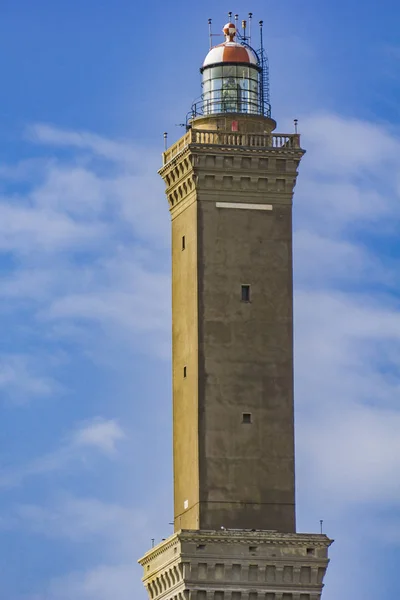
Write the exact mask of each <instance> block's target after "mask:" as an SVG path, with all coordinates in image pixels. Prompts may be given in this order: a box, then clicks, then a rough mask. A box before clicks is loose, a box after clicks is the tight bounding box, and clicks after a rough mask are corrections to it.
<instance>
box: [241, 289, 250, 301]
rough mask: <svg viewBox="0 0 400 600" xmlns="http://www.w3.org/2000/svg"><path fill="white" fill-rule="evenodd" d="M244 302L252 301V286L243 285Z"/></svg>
mask: <svg viewBox="0 0 400 600" xmlns="http://www.w3.org/2000/svg"><path fill="white" fill-rule="evenodd" d="M242 302H250V286H249V285H242Z"/></svg>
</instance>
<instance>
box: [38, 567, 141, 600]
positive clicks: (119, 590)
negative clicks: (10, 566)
mask: <svg viewBox="0 0 400 600" xmlns="http://www.w3.org/2000/svg"><path fill="white" fill-rule="evenodd" d="M139 577H140V571H139V570H138V568H137V567H136V566H134V565H133V564H132V563H130V562H128V563H127V564H124V565H99V566H97V567H95V568H93V569H91V570H88V571H85V572H82V573H72V574H70V575H68V576H66V577H63V578H60V579H58V580H55V581H53V582H52V583H51V584H50V585H49V590H48V595H46V596H45V597H43V600H44V598H47V597H50V598H51V600H70V599H71V598H74V600H116V598H118V600H132V597H133V595H134V592H135V591H136V595H135V598H139V597H141V598H146V597H147V594H146V593H145V592H144V589H142V584H141V582H140V580H139ZM137 592H139V593H140V592H141V595H140V596H139V595H138V594H137ZM37 600H42V599H41V598H40V597H39V598H38V599H37Z"/></svg>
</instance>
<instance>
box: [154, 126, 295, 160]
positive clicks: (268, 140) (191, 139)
mask: <svg viewBox="0 0 400 600" xmlns="http://www.w3.org/2000/svg"><path fill="white" fill-rule="evenodd" d="M189 145H201V146H240V147H245V148H265V149H273V148H281V149H290V150H300V135H299V134H298V133H240V132H227V131H216V130H210V131H207V130H204V129H190V130H189V131H188V132H187V133H186V134H185V135H184V136H183V137H181V139H180V140H178V141H177V142H176V143H175V144H173V145H172V146H171V147H170V148H168V150H166V151H165V152H164V153H163V165H166V164H167V163H168V162H169V161H170V160H172V159H173V158H175V157H176V156H177V155H178V154H179V153H180V152H182V150H184V149H185V148H187V146H189Z"/></svg>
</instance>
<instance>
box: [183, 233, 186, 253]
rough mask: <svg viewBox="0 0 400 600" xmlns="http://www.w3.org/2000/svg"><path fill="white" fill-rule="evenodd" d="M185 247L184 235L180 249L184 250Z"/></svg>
mask: <svg viewBox="0 0 400 600" xmlns="http://www.w3.org/2000/svg"><path fill="white" fill-rule="evenodd" d="M185 248H186V240H185V236H184V235H183V236H182V250H184V249H185Z"/></svg>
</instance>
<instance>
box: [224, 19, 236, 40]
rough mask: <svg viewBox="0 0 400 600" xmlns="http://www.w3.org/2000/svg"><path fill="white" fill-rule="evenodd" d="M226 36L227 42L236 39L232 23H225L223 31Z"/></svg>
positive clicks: (234, 27) (234, 26)
mask: <svg viewBox="0 0 400 600" xmlns="http://www.w3.org/2000/svg"><path fill="white" fill-rule="evenodd" d="M222 31H223V32H224V34H225V36H226V41H227V42H233V41H234V39H235V37H236V25H235V24H234V23H227V24H226V25H225V26H224V28H223V30H222Z"/></svg>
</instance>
